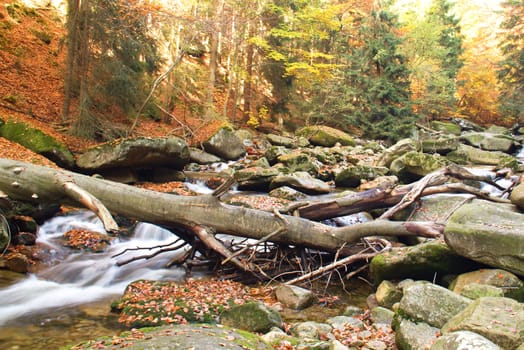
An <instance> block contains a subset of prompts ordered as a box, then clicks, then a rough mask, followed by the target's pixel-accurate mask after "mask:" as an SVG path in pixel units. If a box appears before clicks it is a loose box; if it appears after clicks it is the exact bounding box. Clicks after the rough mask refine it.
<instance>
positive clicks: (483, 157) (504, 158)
mask: <svg viewBox="0 0 524 350" xmlns="http://www.w3.org/2000/svg"><path fill="white" fill-rule="evenodd" d="M446 158H448V159H449V160H450V161H452V162H454V163H457V164H464V165H467V164H477V165H495V166H497V167H498V168H512V169H517V168H518V162H517V160H516V158H515V157H513V156H510V155H509V154H507V153H504V152H500V151H485V150H481V149H479V148H475V147H472V146H468V145H464V144H459V146H458V148H457V150H456V151H453V152H450V153H448V154H447V155H446Z"/></svg>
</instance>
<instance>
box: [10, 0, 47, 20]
mask: <svg viewBox="0 0 524 350" xmlns="http://www.w3.org/2000/svg"><path fill="white" fill-rule="evenodd" d="M5 8H6V10H7V13H8V14H9V16H10V17H11V18H12V19H14V20H15V21H20V19H21V18H22V17H31V18H37V17H39V15H38V13H37V12H36V11H35V9H34V8H31V7H28V6H26V5H24V4H22V3H18V2H12V3H10V4H7V5H5Z"/></svg>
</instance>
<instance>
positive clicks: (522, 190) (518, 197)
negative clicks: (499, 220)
mask: <svg viewBox="0 0 524 350" xmlns="http://www.w3.org/2000/svg"><path fill="white" fill-rule="evenodd" d="M510 199H511V203H513V204H515V205H516V206H517V207H519V208H520V210H524V183H521V184H519V185H517V186H516V187H515V188H514V189H513V191H511V196H510Z"/></svg>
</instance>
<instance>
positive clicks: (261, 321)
mask: <svg viewBox="0 0 524 350" xmlns="http://www.w3.org/2000/svg"><path fill="white" fill-rule="evenodd" d="M220 323H222V324H224V325H226V326H230V327H234V328H238V329H243V330H246V331H249V332H262V333H265V332H269V330H270V329H271V328H272V327H279V328H280V327H281V326H282V319H281V318H280V315H279V314H278V312H276V311H274V310H272V309H270V308H268V307H267V306H266V305H264V304H263V303H260V302H248V303H245V304H243V305H237V306H234V307H232V308H231V309H229V310H225V311H224V312H222V314H220Z"/></svg>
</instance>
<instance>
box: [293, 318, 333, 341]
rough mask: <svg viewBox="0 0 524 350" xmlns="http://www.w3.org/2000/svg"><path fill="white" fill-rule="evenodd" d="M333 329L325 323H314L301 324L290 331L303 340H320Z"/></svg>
mask: <svg viewBox="0 0 524 350" xmlns="http://www.w3.org/2000/svg"><path fill="white" fill-rule="evenodd" d="M332 329H333V328H332V327H331V326H330V325H328V324H325V323H318V322H313V321H307V322H300V323H297V324H296V325H294V326H293V327H292V328H291V329H290V333H291V335H293V336H294V337H297V338H300V339H302V340H313V339H320V337H321V336H322V335H325V334H328V333H330V332H331V330H332Z"/></svg>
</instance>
